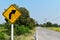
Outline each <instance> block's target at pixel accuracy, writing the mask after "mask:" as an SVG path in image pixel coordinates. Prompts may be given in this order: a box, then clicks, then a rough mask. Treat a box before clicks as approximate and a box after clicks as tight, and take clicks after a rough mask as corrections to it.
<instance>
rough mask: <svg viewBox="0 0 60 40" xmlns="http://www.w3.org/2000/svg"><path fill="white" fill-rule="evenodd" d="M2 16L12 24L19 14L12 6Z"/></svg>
mask: <svg viewBox="0 0 60 40" xmlns="http://www.w3.org/2000/svg"><path fill="white" fill-rule="evenodd" d="M3 16H4V17H5V18H6V19H7V20H9V22H10V23H14V22H15V21H16V20H17V19H18V17H19V16H21V12H20V11H19V10H18V9H17V8H16V7H15V6H13V5H11V6H10V7H9V8H8V9H7V10H6V11H5V12H4V13H3Z"/></svg>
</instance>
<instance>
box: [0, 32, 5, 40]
mask: <svg viewBox="0 0 60 40" xmlns="http://www.w3.org/2000/svg"><path fill="white" fill-rule="evenodd" d="M0 40H5V35H4V33H1V32H0Z"/></svg>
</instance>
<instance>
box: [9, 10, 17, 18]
mask: <svg viewBox="0 0 60 40" xmlns="http://www.w3.org/2000/svg"><path fill="white" fill-rule="evenodd" d="M15 12H16V10H12V12H10V14H9V19H11V16H12V14H15Z"/></svg>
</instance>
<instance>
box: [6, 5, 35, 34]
mask: <svg viewBox="0 0 60 40" xmlns="http://www.w3.org/2000/svg"><path fill="white" fill-rule="evenodd" d="M12 5H14V6H16V8H17V9H19V11H20V12H21V14H22V15H21V16H20V17H19V18H18V20H16V22H15V23H14V26H15V27H14V28H15V31H16V30H17V29H16V24H17V25H18V26H19V27H17V28H18V32H20V31H19V30H20V26H21V25H24V26H25V27H28V28H29V29H33V28H34V27H35V20H34V19H33V18H30V15H29V11H28V10H27V9H26V8H25V7H18V6H17V5H16V4H12ZM6 10H7V9H5V11H6ZM5 21H6V24H8V25H9V27H8V28H7V29H8V30H9V28H10V23H9V21H8V20H7V19H6V18H5ZM6 27H7V25H6ZM8 33H9V32H8Z"/></svg>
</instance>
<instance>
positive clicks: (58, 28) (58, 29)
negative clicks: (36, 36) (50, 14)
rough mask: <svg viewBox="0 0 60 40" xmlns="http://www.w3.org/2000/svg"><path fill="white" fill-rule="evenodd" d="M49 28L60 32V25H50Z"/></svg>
mask: <svg viewBox="0 0 60 40" xmlns="http://www.w3.org/2000/svg"><path fill="white" fill-rule="evenodd" d="M48 29H49V30H54V31H57V32H60V27H48Z"/></svg>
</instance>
